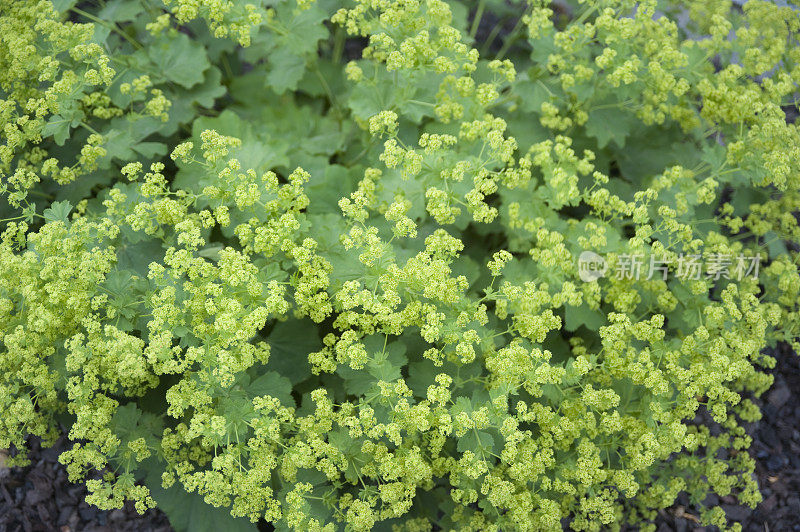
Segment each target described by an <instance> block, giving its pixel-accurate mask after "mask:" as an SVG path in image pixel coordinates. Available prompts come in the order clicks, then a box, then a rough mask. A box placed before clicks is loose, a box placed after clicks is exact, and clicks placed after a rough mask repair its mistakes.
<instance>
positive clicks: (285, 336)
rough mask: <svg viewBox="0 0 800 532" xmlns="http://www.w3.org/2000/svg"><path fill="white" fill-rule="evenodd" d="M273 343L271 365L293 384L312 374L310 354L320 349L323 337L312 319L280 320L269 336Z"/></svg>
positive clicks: (268, 364) (270, 344) (268, 340)
mask: <svg viewBox="0 0 800 532" xmlns="http://www.w3.org/2000/svg"><path fill="white" fill-rule="evenodd" d="M267 343H268V344H269V346H270V354H269V362H268V363H267V369H269V370H273V371H276V372H278V373H279V374H280V375H282V376H283V377H286V378H287V379H288V380H289V382H290V383H291V384H297V383H298V382H301V381H304V380H306V379H308V378H309V377H312V374H311V365H310V364H309V363H308V354H309V353H313V352H314V351H319V350H320V349H321V348H322V341H320V339H319V334H318V332H317V326H316V324H314V322H312V321H311V320H289V321H284V322H278V323H276V324H275V327H273V329H272V331H270V333H269V336H267Z"/></svg>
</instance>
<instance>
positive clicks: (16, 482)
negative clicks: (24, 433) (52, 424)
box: [0, 438, 172, 532]
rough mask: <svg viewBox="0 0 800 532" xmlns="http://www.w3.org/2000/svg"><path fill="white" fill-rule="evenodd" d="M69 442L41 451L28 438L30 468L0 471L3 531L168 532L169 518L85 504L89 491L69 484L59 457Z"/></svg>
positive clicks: (0, 528) (35, 441)
mask: <svg viewBox="0 0 800 532" xmlns="http://www.w3.org/2000/svg"><path fill="white" fill-rule="evenodd" d="M68 446H69V442H68V441H67V440H66V438H61V439H60V440H59V441H58V442H57V443H56V445H55V446H54V447H51V448H49V449H41V448H40V447H39V441H38V439H36V438H31V439H30V447H31V450H30V458H31V465H30V466H28V467H24V468H13V469H7V468H4V469H0V532H6V531H7V532H16V531H25V532H29V531H48V532H49V531H58V532H73V531H75V532H77V531H86V532H90V531H91V532H118V531H137V532H139V531H141V532H169V531H170V530H172V528H171V527H170V526H169V522H168V521H167V518H166V516H165V515H164V514H163V513H161V512H157V511H153V510H150V511H148V512H146V513H145V514H144V515H139V514H138V513H137V512H136V510H135V509H134V508H133V505H132V504H130V505H126V506H125V508H123V509H120V510H111V511H103V510H98V509H97V508H96V507H95V506H90V505H88V504H86V501H85V500H84V499H85V498H86V493H87V492H86V487H85V486H84V485H83V484H72V483H71V482H69V480H67V472H66V468H65V467H64V466H62V465H61V464H60V463H59V462H58V455H59V454H61V452H63V451H65V450H67V448H68Z"/></svg>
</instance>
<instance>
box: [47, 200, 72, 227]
mask: <svg viewBox="0 0 800 532" xmlns="http://www.w3.org/2000/svg"><path fill="white" fill-rule="evenodd" d="M70 211H72V205H71V204H70V202H69V201H66V200H65V201H56V202H53V203H51V204H50V207H49V208H47V209H45V210H44V212H43V213H42V214H43V215H44V219H45V220H47V221H48V222H63V223H64V224H65V225H66V224H68V223H69V220H68V218H67V217H68V216H69V213H70Z"/></svg>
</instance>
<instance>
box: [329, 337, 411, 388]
mask: <svg viewBox="0 0 800 532" xmlns="http://www.w3.org/2000/svg"><path fill="white" fill-rule="evenodd" d="M383 343H384V338H383V336H380V335H374V336H369V337H367V338H365V339H364V346H365V347H366V349H367V354H368V356H369V357H370V361H369V362H368V363H367V364H366V366H365V367H364V368H362V369H353V368H351V367H349V366H339V368H338V369H337V370H336V373H338V374H339V375H340V376H341V377H342V378H343V379H344V380H345V387H346V389H347V392H348V393H350V394H352V395H364V394H365V393H366V392H367V391H368V390H369V389H370V388H372V387H373V386H374V385H375V384H377V382H378V381H379V380H382V381H385V382H394V381H396V380H397V379H399V378H400V377H401V375H402V373H401V368H402V367H403V366H405V365H406V363H407V362H408V359H407V358H406V355H405V351H406V348H405V345H403V344H401V343H397V342H394V343H392V342H388V343H387V344H386V348H385V349H384V347H383Z"/></svg>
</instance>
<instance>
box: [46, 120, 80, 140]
mask: <svg viewBox="0 0 800 532" xmlns="http://www.w3.org/2000/svg"><path fill="white" fill-rule="evenodd" d="M81 114H82V113H81ZM80 122H81V118H79V117H71V116H70V117H64V116H61V115H60V114H59V115H53V116H51V117H50V120H48V121H47V123H46V124H45V125H44V128H42V136H43V137H49V136H51V135H52V136H53V140H54V141H55V143H56V144H58V145H59V146H63V145H64V142H66V141H67V139H68V138H69V130H70V128H73V127H76V126H77V125H78V124H80Z"/></svg>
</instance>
